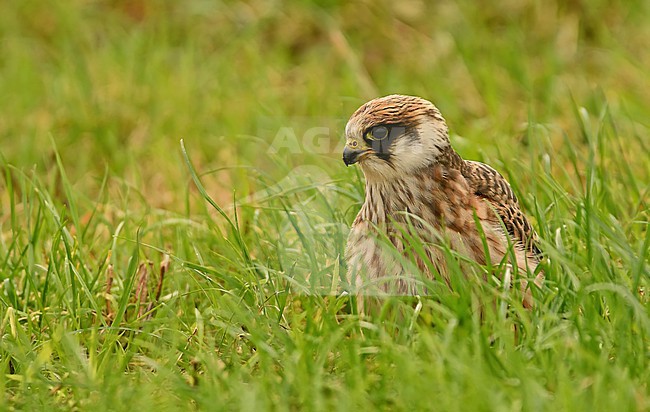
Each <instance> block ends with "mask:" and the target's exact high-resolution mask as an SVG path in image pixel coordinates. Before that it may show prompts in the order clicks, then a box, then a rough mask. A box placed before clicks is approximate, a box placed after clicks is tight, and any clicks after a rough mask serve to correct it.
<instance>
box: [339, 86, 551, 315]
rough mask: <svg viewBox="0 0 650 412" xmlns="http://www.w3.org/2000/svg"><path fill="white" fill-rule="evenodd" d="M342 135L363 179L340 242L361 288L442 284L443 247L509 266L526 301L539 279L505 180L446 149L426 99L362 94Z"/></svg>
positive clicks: (407, 291)
mask: <svg viewBox="0 0 650 412" xmlns="http://www.w3.org/2000/svg"><path fill="white" fill-rule="evenodd" d="M345 137H346V144H345V149H344V151H343V161H344V162H345V164H346V166H350V165H352V164H355V163H358V164H359V166H360V167H361V170H362V171H363V175H364V177H365V183H366V186H365V201H364V203H363V205H362V206H361V210H360V211H359V214H358V215H357V217H356V219H355V220H354V223H353V224H352V229H351V231H350V234H349V237H348V243H347V248H346V260H347V263H348V271H349V279H351V280H352V281H353V282H354V287H355V288H356V289H357V291H358V292H359V293H360V294H362V295H364V294H365V295H368V294H373V293H375V292H380V293H384V294H391V295H414V294H422V289H421V286H422V282H420V283H418V282H417V275H416V273H418V272H419V273H421V274H423V275H424V276H426V277H427V278H429V279H436V278H437V279H439V280H442V281H444V282H446V283H447V285H450V284H451V283H450V279H449V276H450V270H449V269H448V259H449V256H450V254H449V253H446V252H448V251H449V250H451V251H453V253H454V254H457V255H461V256H464V257H466V258H469V259H471V260H473V261H475V262H477V263H478V264H480V265H486V266H491V267H497V266H499V265H502V264H505V265H509V267H510V268H511V269H514V268H513V265H515V266H516V267H517V270H515V272H516V273H518V274H519V276H520V285H521V288H522V292H523V295H522V296H523V305H524V306H525V307H528V308H530V307H531V306H532V297H531V293H530V287H529V285H528V282H527V281H526V279H527V278H529V276H527V274H533V275H534V274H536V273H537V277H536V278H535V283H536V284H537V285H538V286H539V285H540V283H541V281H542V278H543V274H542V273H541V271H539V272H536V268H537V266H538V264H539V261H540V256H541V253H540V251H539V249H538V247H537V244H536V234H535V232H534V230H533V228H532V226H531V225H530V223H529V221H528V219H527V218H526V217H525V216H524V214H523V213H522V211H521V209H520V207H519V202H518V201H517V197H516V196H515V194H514V193H513V191H512V189H511V188H510V185H509V184H508V182H507V181H506V180H505V178H504V177H503V176H501V175H500V174H499V173H498V172H497V171H496V170H494V169H493V168H492V167H490V166H488V165H486V164H483V163H480V162H476V161H470V160H463V159H462V158H461V157H460V155H459V154H458V153H456V151H454V149H453V148H452V147H451V143H450V141H449V130H448V127H447V123H446V122H445V119H444V118H443V117H442V115H441V114H440V111H439V110H438V109H437V108H436V107H435V106H434V105H433V104H432V103H431V102H429V101H427V100H425V99H422V98H420V97H415V96H404V95H390V96H386V97H381V98H377V99H374V100H371V101H369V102H367V103H365V104H364V105H363V106H361V107H360V108H359V109H358V110H357V111H356V112H354V114H353V115H352V116H351V118H350V120H349V121H348V123H347V125H346V127H345ZM414 239H416V240H415V241H414ZM415 242H418V243H419V245H420V246H419V247H416V246H414V244H415ZM502 272H503V271H502ZM418 285H419V286H418ZM419 287H420V289H418V288H419Z"/></svg>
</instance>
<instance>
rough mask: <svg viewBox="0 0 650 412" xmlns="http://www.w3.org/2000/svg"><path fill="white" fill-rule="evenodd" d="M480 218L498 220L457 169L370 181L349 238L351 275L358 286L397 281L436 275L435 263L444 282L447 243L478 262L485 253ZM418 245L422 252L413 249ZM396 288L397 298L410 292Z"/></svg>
mask: <svg viewBox="0 0 650 412" xmlns="http://www.w3.org/2000/svg"><path fill="white" fill-rule="evenodd" d="M476 218H478V219H480V220H481V221H484V222H492V221H493V220H494V216H493V214H492V213H491V210H490V209H489V208H487V207H486V205H485V204H484V202H483V201H482V200H481V199H479V198H477V197H476V196H475V195H474V194H473V193H472V191H471V190H470V188H469V186H468V184H467V181H466V180H465V179H464V177H463V176H462V175H461V174H460V172H458V171H457V170H455V169H445V168H443V167H441V166H437V167H434V168H432V169H431V170H428V171H427V173H424V174H423V175H420V176H409V177H405V178H403V179H399V180H392V181H384V182H372V181H370V182H368V183H367V185H366V199H365V202H364V204H363V206H362V208H361V210H360V211H359V214H358V215H357V218H356V220H355V222H354V224H353V226H352V230H351V232H350V236H349V238H348V247H347V251H346V256H347V259H348V262H349V269H350V271H351V274H352V275H353V276H354V277H356V283H357V284H358V283H359V282H361V283H366V281H365V280H364V279H363V278H365V279H371V280H372V279H380V278H385V277H391V276H393V277H398V278H399V277H401V276H405V275H406V274H407V272H413V271H416V270H420V271H423V272H425V273H426V274H427V275H432V274H431V273H430V272H431V271H430V267H431V265H430V263H433V265H434V267H435V268H436V272H438V273H440V274H442V275H443V277H444V274H445V273H446V265H445V257H444V253H443V252H442V250H441V249H440V248H439V247H438V246H439V245H440V244H441V243H443V242H447V243H448V244H450V245H451V246H452V247H453V248H454V249H457V250H460V251H462V252H464V253H467V254H469V255H470V257H472V258H473V259H475V260H477V261H479V262H480V261H481V260H484V255H483V253H484V250H483V245H482V242H481V238H480V236H479V235H478V232H477V227H476V223H475V222H476V220H475V219H476ZM415 239H417V240H415ZM414 240H415V241H416V242H419V244H420V245H424V247H423V248H420V250H419V251H418V250H416V249H417V248H413V247H412V245H413V241H414ZM422 249H423V250H424V256H423V253H422ZM409 266H410V267H409ZM396 285H397V286H396V287H397V289H398V290H397V292H399V293H410V292H411V291H410V290H409V289H410V287H409V286H408V285H407V282H405V281H402V280H400V281H398V282H397V284H396ZM394 286H395V285H394Z"/></svg>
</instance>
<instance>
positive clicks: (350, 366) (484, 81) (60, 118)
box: [0, 0, 650, 411]
mask: <svg viewBox="0 0 650 412" xmlns="http://www.w3.org/2000/svg"><path fill="white" fill-rule="evenodd" d="M475 3H476V2H473V1H469V0H461V1H459V2H448V1H440V2H435V4H433V5H429V4H428V3H427V2H421V1H417V0H409V1H404V2H399V3H398V4H393V2H389V1H377V2H374V1H367V2H359V3H352V2H350V3H348V2H337V1H336V0H328V1H319V2H315V3H310V2H306V1H301V2H294V3H282V2H266V1H262V0H252V1H250V2H246V3H236V2H226V3H220V2H210V1H203V0H188V1H184V2H174V1H159V2H155V3H154V2H147V1H144V0H133V1H121V0H112V1H95V2H89V1H79V0H73V1H68V2H50V3H44V2H40V1H35V0H23V1H6V2H1V3H0V56H2V57H1V58H0V96H1V98H0V142H1V143H0V169H1V171H2V177H0V282H1V283H0V315H1V316H0V388H1V390H2V401H0V409H2V410H45V409H47V410H52V408H54V409H59V410H139V411H140V410H141V411H144V410H154V409H156V410H160V411H162V410H176V409H178V410H194V409H196V410H221V409H228V410H230V409H242V410H264V409H275V410H302V409H307V410H352V409H360V410H375V409H380V410H418V409H425V410H468V411H482V410H485V411H517V410H526V411H537V410H540V411H541V410H551V411H557V410H571V411H578V410H585V411H596V410H603V411H613V410H626V411H628V410H639V411H642V410H649V409H650V389H649V388H648V385H649V384H650V368H649V366H650V346H649V345H650V303H649V302H648V280H649V275H650V263H649V260H650V257H649V256H650V230H648V219H649V217H650V213H649V201H650V197H649V196H650V195H649V193H650V161H649V160H648V159H650V155H649V154H650V120H649V119H650V94H649V93H650V3H648V2H646V1H628V2H608V1H603V0H591V1H589V2H579V1H569V2H564V1H548V2H543V3H541V2H533V1H514V0H506V1H502V2H498V3H499V4H498V5H497V4H491V5H490V4H480V5H479V4H478V3H476V4H475ZM396 92H398V93H404V94H416V95H420V96H422V97H425V98H428V99H430V100H432V101H433V102H434V103H435V104H436V105H437V106H438V107H439V108H440V110H441V112H442V113H443V115H444V116H445V117H446V119H447V122H448V123H449V125H450V129H451V140H452V144H453V145H454V146H455V148H456V149H457V151H458V152H460V153H461V154H462V155H463V157H465V158H468V159H476V160H481V161H486V162H488V163H490V164H492V165H493V166H494V167H495V168H497V169H498V170H500V171H501V172H502V173H503V174H504V175H505V176H507V177H508V179H509V180H510V182H511V183H512V185H513V188H514V189H515V192H516V193H517V195H518V197H519V198H520V200H521V202H522V204H523V207H524V209H525V211H526V213H527V215H528V216H530V217H531V219H532V220H533V221H534V223H535V226H536V227H537V229H538V231H539V234H540V237H541V238H542V249H543V250H544V251H545V253H546V254H547V255H548V256H549V257H550V262H547V263H546V264H545V265H546V266H545V269H546V279H547V280H546V283H545V284H544V286H543V288H542V290H541V291H539V293H536V299H537V302H538V303H537V305H536V307H535V308H534V309H533V310H532V311H530V312H526V311H522V310H521V308H520V306H519V305H517V302H516V301H513V299H512V298H509V297H508V296H507V293H504V292H503V289H502V288H500V286H499V285H498V283H497V282H496V281H494V280H493V281H492V282H491V283H490V284H482V283H481V282H472V280H471V278H470V279H465V280H462V279H461V280H458V288H457V290H455V291H454V293H452V292H448V293H440V294H439V296H436V297H434V298H430V299H422V300H421V301H420V302H419V304H417V305H413V304H411V303H409V302H403V301H399V300H395V301H392V300H391V301H387V302H386V304H385V307H384V308H383V309H384V310H383V311H382V312H381V313H377V314H375V316H373V317H372V318H364V319H360V318H359V316H357V315H356V314H355V311H354V310H352V309H351V308H352V307H353V306H354V305H353V304H351V302H350V298H349V297H347V296H340V294H337V293H336V292H337V291H340V290H341V289H340V285H341V284H342V283H344V282H345V273H346V272H345V270H346V269H345V263H344V261H343V259H342V253H343V250H344V245H345V240H346V236H347V232H348V228H349V225H350V223H351V221H352V220H353V218H354V216H355V214H356V212H357V211H358V209H359V207H360V204H361V202H362V199H363V180H362V179H363V177H362V175H361V173H360V171H359V170H358V168H356V167H354V168H345V167H344V165H343V163H342V161H341V154H340V149H341V140H342V133H343V127H344V125H345V122H346V120H347V118H348V116H349V115H350V114H351V113H352V112H353V111H354V110H355V109H356V108H357V107H358V106H359V105H360V104H362V103H363V102H364V101H366V100H368V99H370V98H373V97H376V96H379V95H385V94H390V93H396ZM181 140H182V144H181ZM495 296H496V297H497V298H498V299H499V301H500V302H501V303H502V304H501V305H500V306H499V307H498V308H497V310H494V311H491V312H490V311H488V313H486V314H484V315H483V316H482V317H483V319H481V315H480V313H479V311H478V310H477V308H478V307H479V306H485V303H486V302H491V301H493V299H495ZM508 303H509V304H510V305H507V304H508ZM508 307H510V309H508ZM397 312H399V313H400V315H399V316H396V315H394V314H395V313H397ZM515 322H516V323H517V324H518V325H519V326H518V328H519V329H518V330H520V331H521V332H520V333H519V334H518V335H519V336H518V339H515V336H514V334H513V333H512V330H513V324H514V323H515Z"/></svg>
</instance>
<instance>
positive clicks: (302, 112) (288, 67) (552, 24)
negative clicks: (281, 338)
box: [0, 0, 650, 210]
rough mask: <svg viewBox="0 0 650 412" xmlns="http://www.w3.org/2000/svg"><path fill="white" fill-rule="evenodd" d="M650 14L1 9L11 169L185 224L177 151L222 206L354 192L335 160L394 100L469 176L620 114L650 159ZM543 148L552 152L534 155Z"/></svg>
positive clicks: (1, 79) (1, 148) (510, 7)
mask: <svg viewBox="0 0 650 412" xmlns="http://www.w3.org/2000/svg"><path fill="white" fill-rule="evenodd" d="M649 9H650V4H649V3H648V2H647V1H625V2H616V1H605V0H593V1H579V0H573V1H548V2H543V3H540V2H535V1H519V0H516V1H515V0H513V1H509V0H506V1H500V2H488V3H480V4H479V3H476V2H474V1H462V0H461V1H436V2H426V1H418V0H404V1H400V2H392V1H374V0H373V1H359V2H344V1H341V2H339V1H334V0H330V1H314V2H309V1H296V2H282V1H255V0H252V1H246V2H220V1H204V0H187V1H183V2H178V1H163V0H160V1H156V2H150V1H144V0H132V1H119V0H114V1H108V0H107V1H80V0H75V1H67V2H48V3H44V2H41V1H32V0H24V1H10V2H2V4H0V56H2V57H1V59H0V96H2V97H1V98H0V142H1V145H0V153H1V154H2V156H3V157H4V159H5V161H6V162H8V163H9V164H12V165H14V166H16V167H17V168H19V169H22V170H30V171H31V170H33V172H34V173H36V174H39V175H42V176H47V175H48V171H49V170H51V169H52V168H55V167H56V157H55V155H54V153H55V151H58V152H59V153H60V156H61V161H62V165H63V166H64V168H65V171H66V173H67V175H68V178H69V180H70V182H71V183H72V184H73V185H74V186H75V187H76V188H78V189H79V191H80V192H81V193H85V194H86V195H87V196H88V197H90V198H93V197H94V196H96V195H97V193H98V192H99V190H100V189H99V188H100V186H101V182H102V180H103V179H104V177H107V180H108V186H109V188H110V187H111V186H117V187H122V188H124V187H129V188H132V189H134V190H135V191H137V192H138V193H139V194H141V198H142V199H143V200H144V202H145V203H147V204H149V205H151V206H154V207H161V208H166V209H171V210H180V209H182V207H181V205H180V203H182V198H183V194H184V193H185V192H186V190H187V186H188V184H187V183H188V173H187V169H186V167H185V165H184V163H183V161H182V158H181V154H180V153H181V150H180V145H179V142H180V139H184V141H185V145H186V147H187V150H188V153H189V155H190V157H191V158H192V160H193V161H194V162H195V165H196V167H197V170H199V172H207V171H210V170H212V171H213V173H212V174H211V175H210V176H209V177H206V181H205V183H206V185H207V186H208V188H209V190H210V192H211V194H212V195H213V196H214V197H215V198H216V199H217V200H218V201H219V202H226V203H230V202H232V198H233V190H234V191H235V192H236V196H248V195H250V194H252V193H255V192H256V190H258V189H259V187H257V186H259V183H256V181H257V180H256V179H255V178H252V177H251V176H253V175H255V174H256V173H258V174H259V173H262V174H267V175H268V176H267V177H269V178H270V179H272V180H274V179H278V180H279V179H282V177H283V176H284V175H286V174H287V172H288V171H289V170H292V169H293V168H295V167H298V166H301V165H305V164H312V165H317V166H318V170H319V171H322V172H324V173H325V174H326V175H328V177H329V178H332V179H349V178H351V177H352V176H353V175H354V172H352V171H349V170H348V171H345V170H344V169H345V168H344V167H343V165H342V162H341V161H340V152H339V150H338V149H340V146H339V147H338V148H337V145H338V144H340V141H341V138H342V131H343V127H344V125H345V122H346V120H347V118H348V117H349V115H350V114H351V113H352V112H353V111H354V110H355V109H356V108H357V107H358V106H359V105H360V104H362V103H363V102H365V101H366V100H368V99H371V98H373V97H377V96H380V95H385V94H390V93H404V94H416V95H420V96H422V97H425V98H427V99H429V100H431V101H433V102H434V103H435V104H436V105H437V106H438V107H439V108H440V110H441V111H442V113H443V115H444V116H445V117H446V119H447V121H448V123H449V125H450V129H451V133H452V143H453V144H454V145H455V146H456V148H457V149H458V150H459V151H460V153H461V154H463V155H464V156H465V157H468V158H474V159H483V158H487V159H495V158H496V159H500V160H503V161H504V162H510V161H512V160H515V159H524V160H528V157H530V156H534V155H536V154H538V155H539V156H543V155H544V154H546V155H549V153H551V156H550V157H551V158H552V157H553V156H552V150H555V149H557V150H560V147H561V146H562V145H563V142H565V139H570V140H572V141H574V142H576V143H579V141H580V137H579V136H578V135H577V134H576V133H575V132H574V131H575V130H576V128H577V125H576V116H575V114H576V108H577V107H583V108H585V110H586V112H587V113H591V114H592V115H593V116H596V117H598V116H599V115H600V114H602V111H603V108H604V107H605V106H607V107H608V108H609V109H610V110H613V111H615V112H621V113H624V114H625V124H624V125H621V127H622V128H623V129H624V130H625V133H628V134H629V135H630V139H631V140H634V141H638V142H640V143H639V144H642V145H643V143H644V142H645V143H648V142H647V128H648V125H649V124H650V121H649V120H648V119H649V117H648V106H649V104H650V97H649V94H648V91H650V76H649V75H648V68H649V67H650V51H649V50H650V24H648V19H649V17H650V15H649V14H650V13H649ZM531 126H534V127H531ZM315 127H317V128H320V129H318V136H316V142H317V143H318V145H319V146H318V147H319V148H321V149H322V148H323V147H327V148H328V149H327V150H317V152H318V153H314V150H310V149H309V147H307V148H305V147H301V148H300V149H298V150H287V149H286V147H281V150H269V148H270V147H272V145H273V142H274V141H275V142H276V143H277V141H276V139H278V138H279V139H281V141H285V140H286V139H289V140H292V139H293V140H294V141H296V140H297V141H298V142H299V143H300V144H301V145H303V146H304V144H305V141H307V142H308V143H309V141H311V140H310V139H312V138H311V137H310V136H312V137H313V135H309V131H310V130H311V131H312V132H313V128H315ZM571 129H573V130H574V131H572V130H571ZM635 134H636V135H638V134H641V135H643V136H644V137H643V138H640V139H639V138H635V137H634V136H635ZM278 136H279V137H278ZM282 139H284V140H282ZM324 139H328V140H329V141H330V142H331V145H327V146H323V142H324V141H325V140H324ZM540 139H541V140H543V144H544V150H539V151H531V150H530V149H529V148H528V147H529V146H530V145H535V144H537V143H536V142H535V141H536V140H540ZM644 139H645V140H644ZM531 140H533V141H531ZM307 146H309V145H308V144H307ZM645 147H647V146H645ZM622 150H624V151H625V149H622ZM631 151H633V152H635V153H637V151H638V146H635V148H633V149H631ZM622 155H623V153H622ZM637 158H638V157H637ZM646 160H647V159H643V160H642V161H643V162H645V161H646ZM630 161H631V162H632V163H634V161H633V160H630ZM559 166H560V168H562V166H563V165H562V164H560V165H559ZM528 178H530V177H529V176H528ZM523 184H524V185H527V183H526V181H525V180H524V181H523ZM52 185H56V182H54V181H53V182H52ZM53 189H56V187H53ZM109 193H110V191H109Z"/></svg>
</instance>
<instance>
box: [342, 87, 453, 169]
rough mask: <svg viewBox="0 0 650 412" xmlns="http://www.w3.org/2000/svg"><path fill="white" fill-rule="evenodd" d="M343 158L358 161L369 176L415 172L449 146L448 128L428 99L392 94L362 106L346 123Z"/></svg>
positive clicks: (350, 161)
mask: <svg viewBox="0 0 650 412" xmlns="http://www.w3.org/2000/svg"><path fill="white" fill-rule="evenodd" d="M345 138H346V142H345V149H344V150H343V161H344V162H345V164H346V166H349V165H351V164H354V163H359V165H360V166H361V169H362V170H363V172H364V174H365V175H366V178H370V177H371V176H377V177H381V178H391V177H395V178H397V177H399V176H400V175H402V176H404V175H407V174H412V172H414V171H415V170H418V169H420V168H423V167H426V166H429V165H431V164H434V163H436V161H437V159H438V158H439V157H440V156H441V155H442V154H443V153H444V152H445V151H446V150H449V148H450V147H451V146H450V142H449V132H448V128H447V123H446V122H445V119H444V118H443V117H442V115H441V114H440V111H439V110H438V109H437V108H436V107H435V106H434V105H433V104H432V103H431V102H429V101H428V100H425V99H422V98H420V97H415V96H403V95H390V96H386V97H380V98H378V99H374V100H371V101H369V102H367V103H366V104H364V105H363V106H361V107H360V108H359V109H358V110H357V111H356V112H354V114H353V115H352V117H350V120H349V121H348V123H347V125H346V127H345Z"/></svg>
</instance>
